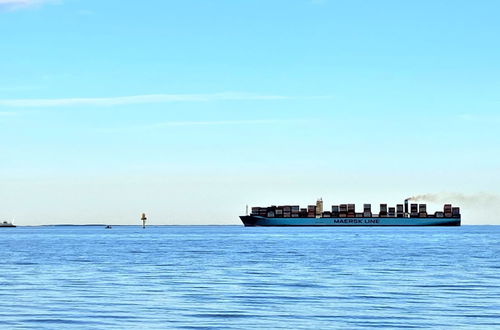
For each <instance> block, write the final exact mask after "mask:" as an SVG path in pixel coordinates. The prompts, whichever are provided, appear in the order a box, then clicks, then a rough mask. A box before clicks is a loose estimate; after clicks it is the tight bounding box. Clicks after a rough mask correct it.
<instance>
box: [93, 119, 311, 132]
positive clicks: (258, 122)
mask: <svg viewBox="0 0 500 330" xmlns="http://www.w3.org/2000/svg"><path fill="white" fill-rule="evenodd" d="M311 121H313V120H312V119H311V118H292V119H290V118H285V119H269V118H268V119H241V120H192V121H190V120H188V121H164V122H157V123H151V124H145V125H137V126H125V127H112V128H111V127H108V128H101V129H97V130H98V131H99V132H104V133H110V132H111V133H116V132H128V131H137V130H152V129H154V130H160V129H167V128H176V127H178V128H182V127H202V126H214V127H216V126H244V125H252V126H255V125H276V124H277V125H279V124H293V123H307V122H311Z"/></svg>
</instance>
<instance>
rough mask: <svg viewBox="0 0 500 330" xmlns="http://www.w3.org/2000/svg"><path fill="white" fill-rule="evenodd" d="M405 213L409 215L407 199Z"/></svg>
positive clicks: (406, 200)
mask: <svg viewBox="0 0 500 330" xmlns="http://www.w3.org/2000/svg"><path fill="white" fill-rule="evenodd" d="M405 213H406V214H408V199H405Z"/></svg>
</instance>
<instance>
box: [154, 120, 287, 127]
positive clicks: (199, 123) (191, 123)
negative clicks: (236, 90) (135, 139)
mask: <svg viewBox="0 0 500 330" xmlns="http://www.w3.org/2000/svg"><path fill="white" fill-rule="evenodd" d="M285 121H290V120H283V119H281V120H280V119H250V120H214V121H167V122H162V123H156V124H152V125H150V126H148V128H155V127H156V128H160V127H172V126H174V127H175V126H221V125H255V124H275V123H279V122H285Z"/></svg>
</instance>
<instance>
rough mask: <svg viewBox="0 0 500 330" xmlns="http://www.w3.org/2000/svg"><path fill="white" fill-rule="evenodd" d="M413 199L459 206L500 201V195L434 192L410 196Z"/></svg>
mask: <svg viewBox="0 0 500 330" xmlns="http://www.w3.org/2000/svg"><path fill="white" fill-rule="evenodd" d="M408 199H409V200H411V201H422V202H431V203H452V204H457V206H460V205H463V206H466V205H469V206H473V205H478V204H492V203H500V196H499V195H496V194H492V193H478V194H472V195H465V194H460V193H433V194H423V195H415V196H412V197H408Z"/></svg>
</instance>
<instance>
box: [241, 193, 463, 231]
mask: <svg viewBox="0 0 500 330" xmlns="http://www.w3.org/2000/svg"><path fill="white" fill-rule="evenodd" d="M240 219H241V221H242V222H243V224H244V225H245V226H246V227H254V226H265V227H267V226H460V222H461V216H460V208H459V207H453V206H452V205H451V204H445V205H444V207H443V210H442V211H437V212H434V213H428V212H427V205H426V204H414V203H411V204H409V199H406V200H405V201H404V203H403V204H397V205H396V207H387V204H380V211H379V213H372V207H371V204H364V205H363V212H356V206H355V204H340V205H332V210H331V211H323V200H322V199H318V201H317V202H316V205H309V206H307V208H301V207H300V206H298V205H283V206H275V205H273V206H269V207H252V211H251V213H250V214H248V211H247V215H242V216H240Z"/></svg>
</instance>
